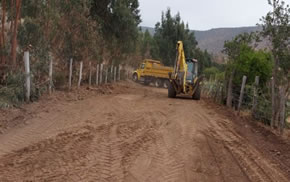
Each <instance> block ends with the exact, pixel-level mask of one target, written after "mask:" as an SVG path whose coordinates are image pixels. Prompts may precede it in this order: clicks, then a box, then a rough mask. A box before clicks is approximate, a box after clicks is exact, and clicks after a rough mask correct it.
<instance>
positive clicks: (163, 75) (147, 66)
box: [133, 59, 173, 88]
mask: <svg viewBox="0 0 290 182" xmlns="http://www.w3.org/2000/svg"><path fill="white" fill-rule="evenodd" d="M171 72H173V68H172V67H167V66H164V65H163V64H162V63H161V62H160V61H156V60H151V59H145V60H144V61H143V63H142V64H140V67H139V68H138V69H137V70H136V71H134V73H133V80H134V81H135V82H142V83H144V84H145V85H149V84H150V83H153V85H154V86H156V87H164V88H167V87H168V84H169V80H168V79H169V73H171Z"/></svg>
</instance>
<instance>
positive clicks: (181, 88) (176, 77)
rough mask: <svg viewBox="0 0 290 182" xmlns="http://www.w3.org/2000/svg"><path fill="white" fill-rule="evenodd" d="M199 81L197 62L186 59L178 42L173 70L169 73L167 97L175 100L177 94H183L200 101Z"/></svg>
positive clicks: (180, 42) (180, 43)
mask: <svg viewBox="0 0 290 182" xmlns="http://www.w3.org/2000/svg"><path fill="white" fill-rule="evenodd" d="M201 80H202V77H199V76H198V61H197V60H195V59H186V58H185V55H184V49H183V43H182V41H178V42H177V56H176V60H175V65H174V70H173V72H172V73H169V81H170V84H169V86H168V97H169V98H175V97H176V95H177V94H185V95H189V96H191V97H192V99H194V100H200V94H201V88H200V83H201Z"/></svg>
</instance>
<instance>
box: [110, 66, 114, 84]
mask: <svg viewBox="0 0 290 182" xmlns="http://www.w3.org/2000/svg"><path fill="white" fill-rule="evenodd" d="M113 79H114V65H113V64H112V66H111V71H110V82H113Z"/></svg>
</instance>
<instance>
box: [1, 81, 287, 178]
mask: <svg viewBox="0 0 290 182" xmlns="http://www.w3.org/2000/svg"><path fill="white" fill-rule="evenodd" d="M35 117H36V118H38V119H39V120H40V121H38V122H37V121H36V120H37V119H36V118H35V119H34V121H31V125H29V126H27V127H24V128H22V129H17V130H13V132H11V133H7V135H2V136H0V141H1V140H4V139H6V140H7V142H8V143H9V144H8V145H9V146H8V147H7V149H6V150H5V151H6V152H5V151H4V152H2V154H1V152H0V181H128V182H131V181H132V182H133V181H154V182H155V181H178V182H179V181H209V182H211V181H275V180H276V181H282V182H283V181H285V180H287V179H286V178H285V177H284V176H283V174H282V173H281V172H280V171H279V170H278V169H276V168H275V167H274V166H271V163H270V162H269V161H268V160H267V159H265V158H263V157H261V156H259V152H258V151H257V150H256V149H255V148H253V147H252V146H250V145H248V143H247V141H245V140H244V139H243V138H242V137H240V136H239V135H238V134H237V133H236V132H235V131H234V130H233V128H232V126H231V122H230V121H226V120H224V119H223V118H222V117H221V116H219V115H218V114H216V113H215V112H213V111H212V110H209V111H207V108H206V107H204V106H202V105H201V104H200V103H199V102H195V101H192V100H191V99H186V98H185V99H181V98H180V99H168V98H166V91H164V90H162V89H156V88H147V87H142V86H138V85H135V84H134V85H133V86H132V90H129V91H128V93H124V94H117V95H113V96H102V97H94V98H91V99H90V100H89V99H88V100H83V101H80V102H77V103H75V104H70V105H69V106H66V107H65V108H61V109H59V113H55V115H51V113H46V114H45V113H44V114H40V115H36V116H35ZM21 142H22V143H23V144H22V145H20V144H19V143H21ZM12 145H13V146H14V147H11V146H12ZM1 146H3V143H1V142H0V149H1ZM12 151H13V152H12ZM4 153H6V154H4ZM1 155H2V156H1ZM258 157H261V158H258ZM272 173H274V174H273V175H271V176H270V175H268V174H272Z"/></svg>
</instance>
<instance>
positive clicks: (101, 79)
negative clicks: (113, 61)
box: [100, 64, 104, 85]
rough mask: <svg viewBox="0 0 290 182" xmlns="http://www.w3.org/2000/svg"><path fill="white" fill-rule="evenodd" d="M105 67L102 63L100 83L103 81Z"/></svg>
mask: <svg viewBox="0 0 290 182" xmlns="http://www.w3.org/2000/svg"><path fill="white" fill-rule="evenodd" d="M103 69H104V65H103V64H101V70H100V85H101V84H102V82H103Z"/></svg>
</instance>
